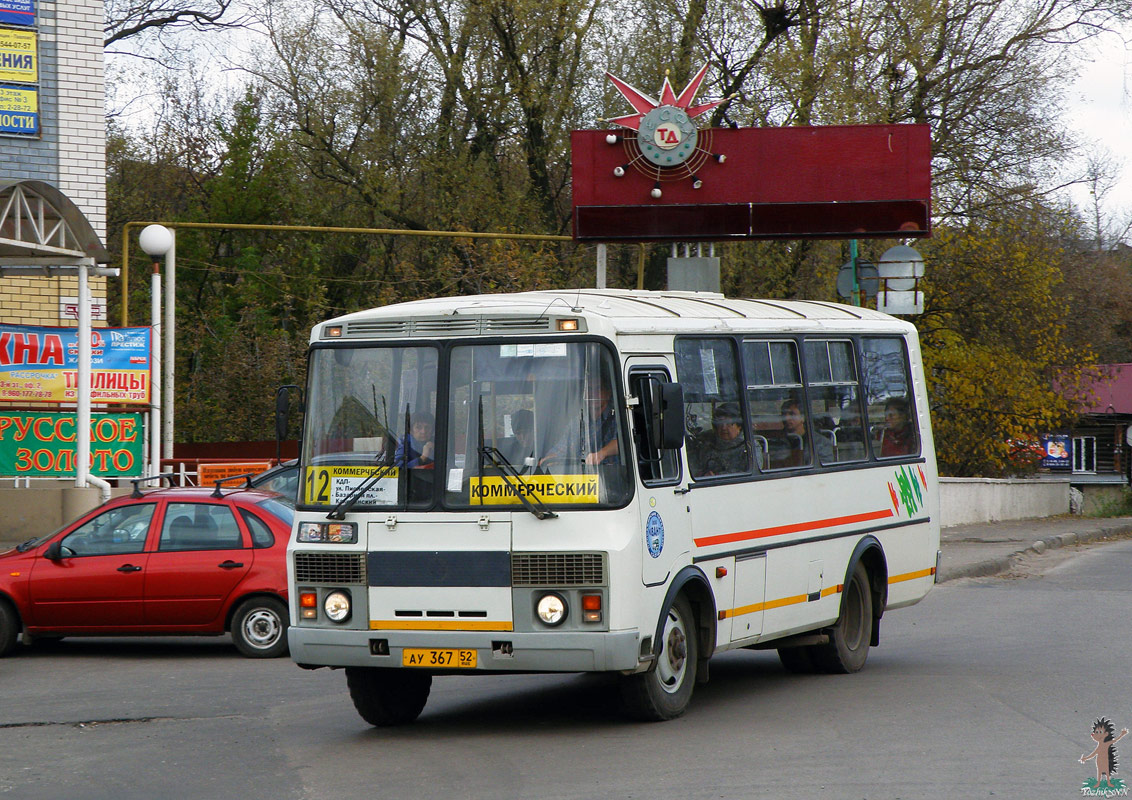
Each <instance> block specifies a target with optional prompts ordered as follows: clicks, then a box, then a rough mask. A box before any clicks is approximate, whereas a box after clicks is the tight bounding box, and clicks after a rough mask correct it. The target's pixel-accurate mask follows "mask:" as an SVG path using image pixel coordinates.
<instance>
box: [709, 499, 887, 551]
mask: <svg viewBox="0 0 1132 800" xmlns="http://www.w3.org/2000/svg"><path fill="white" fill-rule="evenodd" d="M891 516H893V512H892V509H889V508H885V509H882V510H880V511H867V512H865V513H864V514H850V515H849V516H846V517H830V518H829V519H818V520H813V521H812V522H796V523H793V524H790V525H776V526H774V527H772V528H756V529H755V530H751V531H739V532H738V533H722V534H720V535H718V536H705V537H703V538H701V539H696V540H695V543H696V547H710V546H711V545H713V544H727V543H728V542H742V541H747V540H750V539H763V538H766V537H768V536H781V535H783V534H786V533H799V532H801V531H815V530H820V529H822V528H835V527H837V526H838V525H852V524H853V523H854V522H869V521H871V520H874V519H885V518H887V517H891Z"/></svg>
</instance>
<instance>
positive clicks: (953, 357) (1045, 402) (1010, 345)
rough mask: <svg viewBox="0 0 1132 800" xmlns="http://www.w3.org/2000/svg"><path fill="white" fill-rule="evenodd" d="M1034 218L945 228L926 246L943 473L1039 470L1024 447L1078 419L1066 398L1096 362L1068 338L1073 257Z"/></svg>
mask: <svg viewBox="0 0 1132 800" xmlns="http://www.w3.org/2000/svg"><path fill="white" fill-rule="evenodd" d="M1029 223H1032V221H1027V220H1010V221H1003V222H995V223H984V224H979V225H971V226H969V227H966V228H963V229H956V228H944V229H937V230H936V232H935V234H934V236H933V238H932V239H930V240H925V241H924V242H922V243H920V245H919V249H920V250H921V252H922V254H923V255H924V259H925V262H926V277H925V281H924V288H925V290H926V291H925V313H924V314H923V316H921V317H919V318H917V319H916V325H917V327H918V328H919V331H920V337H921V344H922V346H923V358H924V369H925V372H926V375H927V381H928V393H929V400H930V403H931V410H932V425H933V429H934V433H935V439H936V449H937V455H938V460H939V465H940V471H941V473H942V474H945V475H952V476H1002V475H1009V474H1016V473H1020V472H1027V471H1030V470H1031V469H1033V467H1034V466H1035V465H1034V463H1033V460H1032V458H1025V457H1023V458H1019V457H1018V453H1019V452H1020V451H1024V450H1025V447H1024V445H1025V444H1027V443H1030V442H1034V441H1035V440H1036V439H1037V437H1038V436H1039V435H1040V434H1042V433H1044V432H1050V431H1053V430H1056V429H1057V428H1058V427H1059V426H1061V425H1064V424H1066V423H1067V422H1068V421H1070V420H1071V419H1072V417H1073V415H1074V408H1073V404H1072V402H1071V401H1070V400H1069V399H1067V398H1066V395H1072V394H1073V393H1074V391H1075V390H1076V389H1077V387H1079V386H1080V384H1081V383H1082V379H1083V377H1084V376H1085V375H1086V374H1087V373H1088V372H1089V366H1088V365H1090V364H1091V363H1093V362H1094V361H1095V358H1094V355H1093V353H1092V352H1091V350H1090V348H1088V347H1087V346H1074V345H1072V344H1070V343H1069V342H1068V340H1067V337H1066V335H1065V333H1066V326H1065V319H1064V315H1065V310H1064V304H1063V303H1061V302H1060V301H1059V300H1058V298H1057V294H1056V290H1057V287H1058V285H1059V283H1060V282H1061V280H1062V275H1063V269H1064V268H1065V264H1064V261H1065V259H1066V257H1067V256H1066V254H1065V252H1063V250H1062V249H1061V248H1060V247H1058V246H1057V245H1056V243H1055V242H1054V241H1053V240H1052V239H1050V238H1046V237H1044V236H1041V235H1039V234H1037V233H1036V232H1035V231H1038V230H1043V228H1038V227H1035V226H1034V225H1033V224H1029ZM1045 229H1046V230H1048V228H1045ZM1055 381H1056V382H1057V383H1058V385H1059V390H1058V391H1055V390H1054V383H1055Z"/></svg>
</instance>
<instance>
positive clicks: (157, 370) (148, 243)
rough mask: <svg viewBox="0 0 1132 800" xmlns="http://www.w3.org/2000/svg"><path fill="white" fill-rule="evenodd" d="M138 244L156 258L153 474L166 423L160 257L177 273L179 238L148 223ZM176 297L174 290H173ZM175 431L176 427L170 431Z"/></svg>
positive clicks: (156, 470) (151, 428)
mask: <svg viewBox="0 0 1132 800" xmlns="http://www.w3.org/2000/svg"><path fill="white" fill-rule="evenodd" d="M138 244H139V245H141V249H142V250H144V251H145V252H146V253H147V254H148V255H149V256H150V257H151V258H152V259H153V277H152V279H151V281H152V282H151V284H150V285H151V292H150V298H151V306H150V308H151V311H150V318H151V327H152V329H153V336H152V339H153V341H152V349H153V356H152V362H151V367H150V371H149V375H150V380H149V391H150V412H149V414H150V416H149V431H150V432H149V464H150V468H151V469H152V470H153V474H155V475H157V474H160V473H161V443H162V439H163V438H164V437H163V431H164V428H163V427H162V422H163V420H162V418H161V383H162V370H161V367H162V363H161V356H162V352H161V350H162V348H161V266H160V262H159V261H158V259H159V258H161V257H162V256H164V257H165V273H166V277H169V276H170V275H172V274H173V269H174V263H175V259H176V250H177V240H176V237H175V235H174V234H173V231H171V230H169V229H168V228H166V227H165V226H164V225H147V226H146V227H144V228H143V229H142V232H141V233H140V234H139V235H138ZM170 296H171V297H172V294H170ZM167 305H168V307H169V309H172V307H173V303H172V302H169V303H168V304H167ZM167 330H168V331H169V332H172V330H173V325H172V322H171V321H170V323H169V326H168V328H167ZM166 350H167V358H168V362H167V363H168V364H169V366H170V367H172V365H173V347H172V343H170V345H169V347H167V348H166ZM172 380H173V378H172V370H171V369H170V370H167V377H166V379H165V382H166V384H167V385H168V386H169V389H168V392H167V395H168V397H169V413H168V415H167V416H166V419H167V420H169V422H170V423H171V422H172V420H173V402H172V400H173V391H172ZM170 432H172V431H170ZM169 450H170V452H168V453H167V454H166V455H167V457H168V458H172V457H173V453H172V442H171V441H170V446H169Z"/></svg>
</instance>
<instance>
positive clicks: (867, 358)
mask: <svg viewBox="0 0 1132 800" xmlns="http://www.w3.org/2000/svg"><path fill="white" fill-rule="evenodd" d="M861 371H862V373H863V375H862V377H863V378H864V385H865V400H866V402H867V404H868V405H867V409H868V410H867V412H866V413H867V415H868V429H869V432H870V438H871V440H872V446H873V453H874V455H876V456H877V457H878V458H900V457H903V456H914V455H918V454H919V452H920V437H919V434H918V432H917V426H916V410H915V407H914V405H913V403H912V381H911V378H910V375H909V372H908V356H907V354H906V353H905V351H904V340H903V339H898V338H894V337H883V338H881V337H865V338H862V339H861Z"/></svg>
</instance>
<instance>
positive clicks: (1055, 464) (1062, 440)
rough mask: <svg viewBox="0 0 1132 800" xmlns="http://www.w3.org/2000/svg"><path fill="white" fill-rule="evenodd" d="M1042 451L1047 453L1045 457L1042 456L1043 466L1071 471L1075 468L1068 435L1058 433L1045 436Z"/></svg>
mask: <svg viewBox="0 0 1132 800" xmlns="http://www.w3.org/2000/svg"><path fill="white" fill-rule="evenodd" d="M1042 450H1044V451H1045V455H1043V456H1042V461H1041V466H1043V467H1048V468H1050V469H1069V468H1070V467H1072V466H1073V462H1072V460H1071V457H1072V450H1071V449H1070V443H1069V435H1068V434H1064V433H1057V434H1047V435H1045V436H1043V437H1042Z"/></svg>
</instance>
